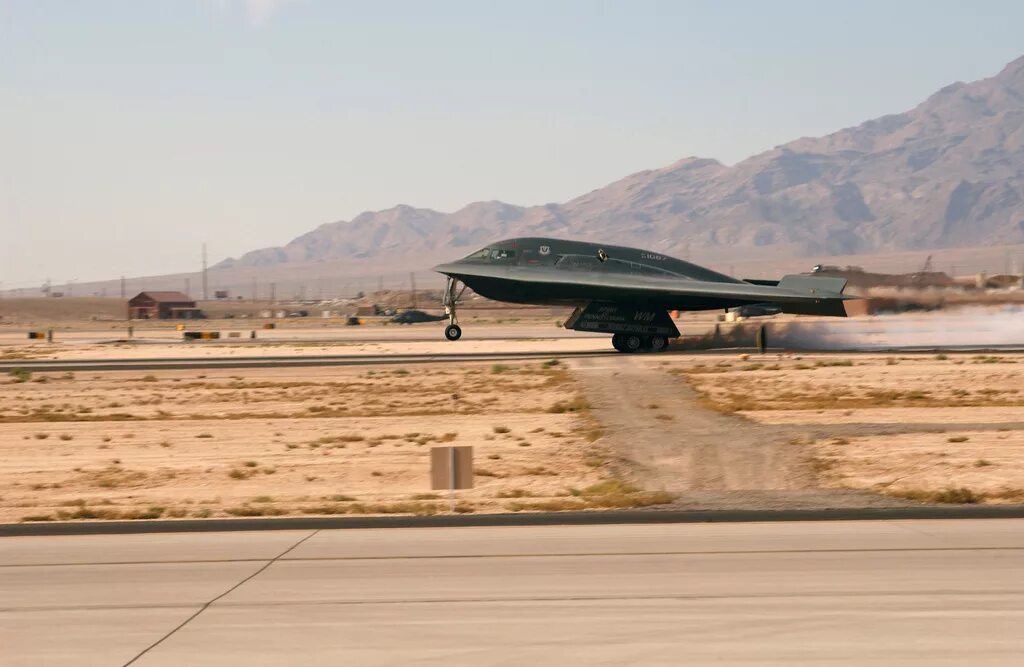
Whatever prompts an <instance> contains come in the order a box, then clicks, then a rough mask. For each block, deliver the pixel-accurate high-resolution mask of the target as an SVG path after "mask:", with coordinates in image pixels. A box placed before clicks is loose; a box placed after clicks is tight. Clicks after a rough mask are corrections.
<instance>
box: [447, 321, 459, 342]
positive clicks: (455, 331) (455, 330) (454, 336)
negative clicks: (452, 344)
mask: <svg viewBox="0 0 1024 667" xmlns="http://www.w3.org/2000/svg"><path fill="white" fill-rule="evenodd" d="M444 337H445V338H447V339H448V340H458V339H460V338H462V327H460V326H459V325H458V324H450V325H448V326H447V327H446V328H445V330H444Z"/></svg>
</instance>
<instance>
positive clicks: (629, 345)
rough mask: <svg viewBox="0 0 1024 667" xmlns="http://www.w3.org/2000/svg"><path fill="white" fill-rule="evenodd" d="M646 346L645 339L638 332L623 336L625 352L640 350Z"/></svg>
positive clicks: (623, 349)
mask: <svg viewBox="0 0 1024 667" xmlns="http://www.w3.org/2000/svg"><path fill="white" fill-rule="evenodd" d="M643 346H644V339H643V338H641V337H640V336H637V335H636V334H627V335H625V336H623V337H622V351H623V352H639V351H640V348H642V347H643Z"/></svg>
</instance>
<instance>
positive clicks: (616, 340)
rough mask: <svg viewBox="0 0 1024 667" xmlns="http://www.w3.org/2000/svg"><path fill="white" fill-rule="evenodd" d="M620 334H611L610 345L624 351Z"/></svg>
mask: <svg viewBox="0 0 1024 667" xmlns="http://www.w3.org/2000/svg"><path fill="white" fill-rule="evenodd" d="M622 338H623V335H622V334H612V347H614V348H615V349H616V350H618V351H619V352H625V351H626V348H625V347H623V346H622Z"/></svg>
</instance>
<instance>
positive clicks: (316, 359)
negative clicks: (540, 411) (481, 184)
mask: <svg viewBox="0 0 1024 667" xmlns="http://www.w3.org/2000/svg"><path fill="white" fill-rule="evenodd" d="M610 354H618V353H617V352H616V351H615V350H613V349H611V348H610V347H609V348H608V349H607V350H603V349H602V350H564V351H559V350H544V351H538V352H461V353H460V352H452V353H447V354H383V355H382V354H306V355H294V354H293V355H261V356H251V357H234V358H230V357H170V358H165V359H159V358H150V359H60V360H43V361H37V360H28V361H13V362H6V363H0V373H9V372H11V371H13V370H15V369H25V370H28V371H31V372H33V373H43V372H51V373H57V372H73V371H123V370H136V371H156V370H181V369H192V368H194V369H212V368H263V367H272V368H288V367H302V366H360V365H369V364H373V365H390V364H417V363H419V364H425V363H438V362H448V363H458V362H467V361H478V362H486V361H522V360H530V359H551V358H552V357H559V358H571V357H593V356H605V355H610Z"/></svg>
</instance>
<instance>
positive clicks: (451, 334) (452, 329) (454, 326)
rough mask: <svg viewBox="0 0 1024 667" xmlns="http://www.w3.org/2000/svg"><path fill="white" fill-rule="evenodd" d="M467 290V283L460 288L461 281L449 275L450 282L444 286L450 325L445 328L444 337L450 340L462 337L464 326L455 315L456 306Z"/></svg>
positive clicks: (445, 308) (446, 313) (445, 304)
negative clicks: (460, 324)
mask: <svg viewBox="0 0 1024 667" xmlns="http://www.w3.org/2000/svg"><path fill="white" fill-rule="evenodd" d="M465 291H466V286H465V285H463V286H462V289H459V281H458V280H456V279H455V278H452V277H451V276H448V284H447V285H446V286H445V288H444V312H445V315H447V316H448V326H446V327H445V328H444V337H445V338H447V339H448V340H458V339H460V338H462V327H460V326H459V318H458V317H456V316H455V306H456V304H458V302H459V299H461V298H462V293H463V292H465Z"/></svg>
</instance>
